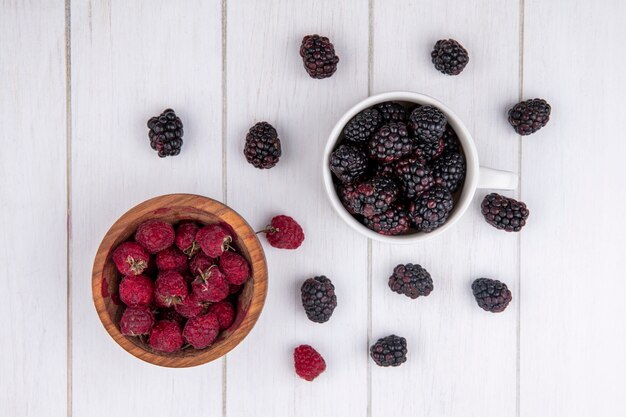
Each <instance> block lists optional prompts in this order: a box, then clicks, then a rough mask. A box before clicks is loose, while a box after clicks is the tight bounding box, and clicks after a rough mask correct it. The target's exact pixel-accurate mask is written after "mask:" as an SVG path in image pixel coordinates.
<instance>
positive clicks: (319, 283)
mask: <svg viewBox="0 0 626 417" xmlns="http://www.w3.org/2000/svg"><path fill="white" fill-rule="evenodd" d="M300 292H301V294H302V306H303V307H304V311H305V312H306V315H307V317H308V318H309V320H311V321H314V322H316V323H325V322H327V321H328V320H329V319H330V316H332V315H333V311H334V310H335V307H337V296H336V295H335V286H334V285H333V283H332V282H331V281H330V279H328V278H326V277H325V276H324V275H321V276H319V277H314V278H309V279H307V280H306V281H304V283H303V284H302V287H301V289H300Z"/></svg>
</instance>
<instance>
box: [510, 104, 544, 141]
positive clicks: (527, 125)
mask: <svg viewBox="0 0 626 417" xmlns="http://www.w3.org/2000/svg"><path fill="white" fill-rule="evenodd" d="M551 110H552V108H551V107H550V105H549V104H548V102H547V101H545V100H543V99H540V98H534V99H532V100H526V101H522V102H520V103H517V104H516V105H515V106H513V108H512V109H511V110H509V123H510V124H511V126H513V128H514V129H515V131H516V132H517V133H518V134H519V135H523V136H525V135H530V134H531V133H535V132H536V131H538V130H539V129H541V128H542V127H544V126H545V125H546V124H547V123H548V121H549V120H550V112H551Z"/></svg>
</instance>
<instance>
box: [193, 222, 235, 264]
mask: <svg viewBox="0 0 626 417" xmlns="http://www.w3.org/2000/svg"><path fill="white" fill-rule="evenodd" d="M196 241H197V242H198V244H199V245H200V248H202V251H203V252H204V253H205V254H207V255H208V256H210V257H211V258H217V257H218V256H220V255H221V254H222V253H224V251H225V250H227V249H228V248H229V245H230V243H231V242H232V241H233V237H232V236H231V234H230V232H229V231H228V230H227V229H226V228H224V227H222V226H220V225H219V224H210V225H208V226H204V227H203V228H202V229H200V230H198V233H197V234H196Z"/></svg>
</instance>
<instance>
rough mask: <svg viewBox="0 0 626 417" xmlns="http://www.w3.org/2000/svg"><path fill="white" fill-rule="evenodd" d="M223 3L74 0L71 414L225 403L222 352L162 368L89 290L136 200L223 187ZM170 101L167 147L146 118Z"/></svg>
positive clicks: (174, 412)
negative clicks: (180, 137)
mask: <svg viewBox="0 0 626 417" xmlns="http://www.w3.org/2000/svg"><path fill="white" fill-rule="evenodd" d="M221 79H222V75H221V3H220V2H219V1H217V0H216V1H211V2H205V1H199V0H198V1H185V2H177V3H172V2H169V1H153V0H150V1H148V0H145V1H132V2H124V1H91V2H73V3H72V120H73V126H72V214H73V242H72V253H73V257H72V266H73V280H72V289H73V306H72V308H73V330H74V340H73V351H74V355H73V409H74V415H77V416H78V415H90V416H109V415H137V416H140V415H141V416H147V415H150V416H168V417H169V416H189V415H218V414H220V413H221V409H222V405H221V404H222V372H221V368H222V364H221V361H216V362H213V363H211V364H209V365H206V366H202V367H199V368H190V369H165V368H159V367H155V366H152V365H149V364H147V363H143V362H141V361H140V360H138V359H136V358H134V357H133V356H131V355H129V354H128V353H126V352H125V351H123V350H122V349H121V348H120V347H119V346H117V345H116V344H115V343H114V342H113V340H112V339H111V338H110V337H109V335H108V334H107V333H106V332H105V331H104V329H103V328H102V325H101V324H100V322H99V320H98V317H97V315H96V314H95V310H94V307H93V304H92V301H91V282H90V279H89V276H90V274H91V267H92V262H93V256H94V254H95V252H96V249H97V247H98V245H99V243H100V240H101V239H102V237H103V236H104V234H105V232H106V231H107V229H108V228H109V226H110V225H111V224H112V223H113V222H114V221H115V220H116V219H117V218H118V217H119V216H120V215H121V214H122V213H124V212H125V211H126V210H128V209H129V208H131V207H132V206H134V205H135V204H137V203H139V202H141V201H143V200H146V199H148V198H150V197H154V196H156V195H160V194H166V193H175V192H190V193H198V194H204V195H207V196H209V197H214V198H217V199H221V197H222V192H223V190H222V166H221V162H220V161H221V155H222V146H221V138H222V134H221V106H222V97H221ZM166 107H172V108H174V109H175V110H176V112H177V114H178V115H179V116H180V117H181V118H182V120H183V124H184V128H185V135H184V141H185V142H184V145H183V148H182V152H181V154H180V155H179V156H176V157H173V158H166V159H160V158H158V157H157V155H156V153H155V152H154V151H153V150H152V149H150V145H149V141H148V136H147V134H148V132H147V128H146V121H147V120H148V118H149V117H151V116H153V115H156V114H158V113H160V112H161V111H162V110H163V109H165V108H166Z"/></svg>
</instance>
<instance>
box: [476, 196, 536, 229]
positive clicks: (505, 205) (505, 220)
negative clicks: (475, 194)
mask: <svg viewBox="0 0 626 417" xmlns="http://www.w3.org/2000/svg"><path fill="white" fill-rule="evenodd" d="M480 208H481V211H482V213H483V216H484V217H485V220H486V221H487V223H489V224H490V225H492V226H493V227H495V228H496V229H500V230H506V231H507V232H519V231H520V230H522V227H524V225H526V220H527V219H528V215H529V214H530V211H529V210H528V208H527V207H526V204H524V203H522V202H521V201H517V200H514V199H512V198H508V197H505V196H503V195H500V194H497V193H491V194H489V195H487V196H485V198H484V199H483V202H482V204H481V205H480Z"/></svg>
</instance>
